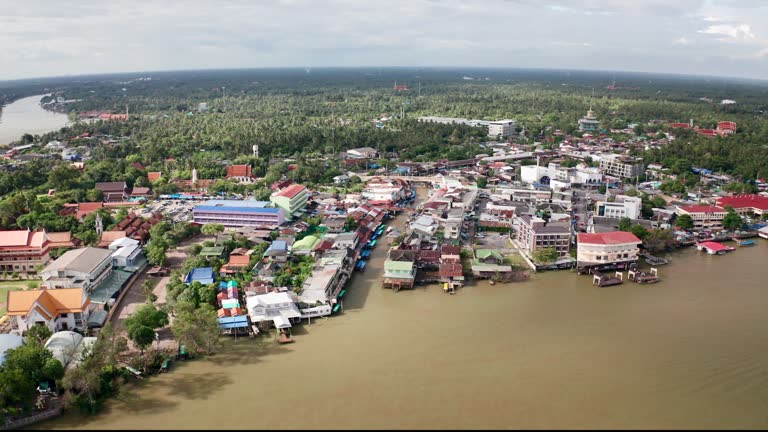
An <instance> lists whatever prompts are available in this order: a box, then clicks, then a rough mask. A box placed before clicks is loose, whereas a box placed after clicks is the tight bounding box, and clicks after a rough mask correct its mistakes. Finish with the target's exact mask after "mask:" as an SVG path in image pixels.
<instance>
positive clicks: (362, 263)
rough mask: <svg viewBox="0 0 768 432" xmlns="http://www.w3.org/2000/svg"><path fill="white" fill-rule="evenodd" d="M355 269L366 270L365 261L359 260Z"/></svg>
mask: <svg viewBox="0 0 768 432" xmlns="http://www.w3.org/2000/svg"><path fill="white" fill-rule="evenodd" d="M355 270H357V271H365V261H358V262H357V265H355Z"/></svg>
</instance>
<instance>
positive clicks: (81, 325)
mask: <svg viewBox="0 0 768 432" xmlns="http://www.w3.org/2000/svg"><path fill="white" fill-rule="evenodd" d="M89 304H90V300H89V299H88V296H87V295H86V293H85V290H84V289H82V288H62V289H53V290H49V289H45V288H43V289H38V290H21V291H10V292H8V304H7V309H8V312H7V315H8V316H9V317H10V318H11V332H12V333H14V334H18V335H22V334H24V332H26V331H27V330H28V329H29V328H30V327H31V326H33V325H44V326H46V327H48V329H50V330H51V331H52V332H57V331H59V330H71V329H77V330H80V331H84V330H85V327H86V323H87V322H88V314H89V312H88V305H89Z"/></svg>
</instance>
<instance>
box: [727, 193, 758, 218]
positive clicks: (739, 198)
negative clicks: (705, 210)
mask: <svg viewBox="0 0 768 432" xmlns="http://www.w3.org/2000/svg"><path fill="white" fill-rule="evenodd" d="M717 205H719V206H721V207H725V206H727V205H729V206H731V207H733V209H734V210H736V213H738V214H744V213H749V212H753V213H755V214H756V215H763V214H768V197H765V196H762V195H757V194H740V195H733V196H729V197H722V198H719V199H718V200H717Z"/></svg>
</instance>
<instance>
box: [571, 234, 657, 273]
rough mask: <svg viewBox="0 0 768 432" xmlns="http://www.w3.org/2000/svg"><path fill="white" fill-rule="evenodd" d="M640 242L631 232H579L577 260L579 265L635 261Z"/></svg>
mask: <svg viewBox="0 0 768 432" xmlns="http://www.w3.org/2000/svg"><path fill="white" fill-rule="evenodd" d="M640 244H642V241H641V240H640V239H639V238H637V236H635V235H634V234H632V233H630V232H624V231H614V232H604V233H579V234H578V244H577V246H576V261H577V263H578V265H579V266H590V265H606V264H629V263H633V262H636V261H637V254H638V246H639V245H640Z"/></svg>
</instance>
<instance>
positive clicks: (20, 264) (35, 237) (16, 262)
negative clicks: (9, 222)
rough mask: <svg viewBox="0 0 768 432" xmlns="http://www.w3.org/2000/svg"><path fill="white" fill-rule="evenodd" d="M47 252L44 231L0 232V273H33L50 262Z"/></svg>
mask: <svg viewBox="0 0 768 432" xmlns="http://www.w3.org/2000/svg"><path fill="white" fill-rule="evenodd" d="M49 250H50V242H49V241H48V236H47V235H46V233H45V231H38V232H33V231H30V230H29V229H26V230H16V231H0V271H3V272H7V273H13V272H18V273H35V272H37V266H39V265H44V264H46V263H47V262H48V261H50V256H49V254H48V252H49Z"/></svg>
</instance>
